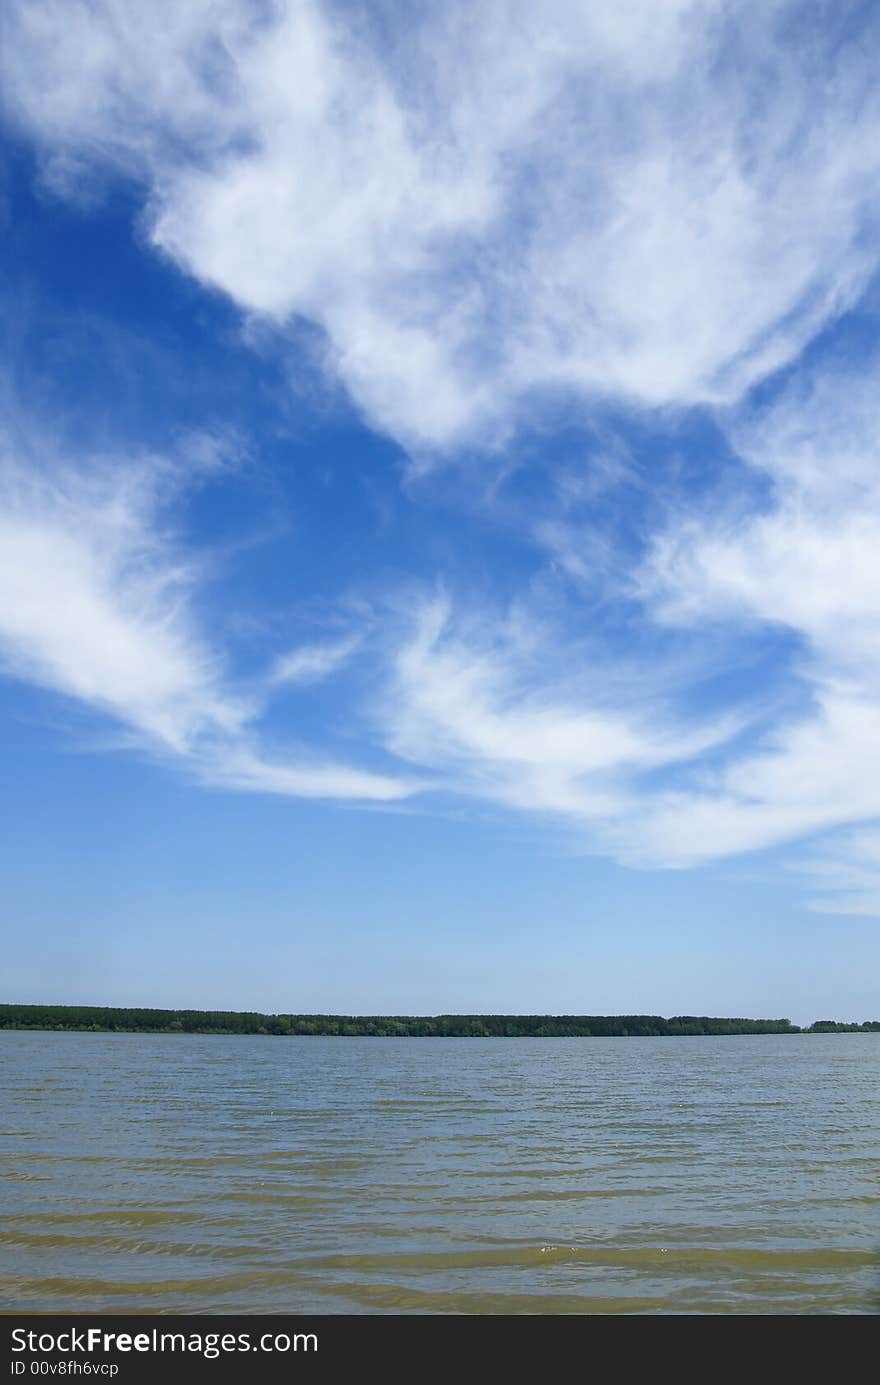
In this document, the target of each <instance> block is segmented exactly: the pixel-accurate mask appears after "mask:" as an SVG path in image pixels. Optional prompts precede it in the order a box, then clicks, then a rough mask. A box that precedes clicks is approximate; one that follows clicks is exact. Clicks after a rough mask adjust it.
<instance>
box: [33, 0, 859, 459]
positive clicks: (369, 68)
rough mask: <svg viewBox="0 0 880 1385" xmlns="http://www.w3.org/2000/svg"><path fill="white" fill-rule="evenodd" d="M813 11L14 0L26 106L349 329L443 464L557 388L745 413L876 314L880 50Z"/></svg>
mask: <svg viewBox="0 0 880 1385" xmlns="http://www.w3.org/2000/svg"><path fill="white" fill-rule="evenodd" d="M814 20H815V16H812V15H811V11H810V7H809V6H808V5H805V6H797V5H793V4H790V3H780V2H779V0H777V3H767V0H760V3H757V0H755V2H754V3H751V4H746V5H738V6H732V5H727V4H724V3H722V0H675V2H674V3H666V4H663V5H657V4H656V3H654V2H653V0H631V3H628V4H625V5H624V4H620V3H618V0H607V3H602V4H594V5H589V6H584V5H579V4H574V3H565V2H564V0H551V2H550V3H548V4H545V5H542V6H540V7H536V6H534V5H530V4H526V3H525V2H524V0H487V2H486V3H484V4H481V5H480V6H479V7H476V8H475V7H474V6H472V5H469V4H466V3H463V0H462V3H451V4H446V5H443V6H439V7H433V8H428V9H422V10H420V11H418V13H412V14H408V15H407V19H406V28H405V34H404V32H403V31H402V30H400V29H399V27H398V26H395V25H394V24H391V25H388V24H386V23H384V16H383V14H382V10H381V7H377V8H375V9H369V8H368V9H366V10H361V9H360V8H358V9H353V8H352V7H350V6H346V5H340V4H335V3H329V0H328V2H327V3H324V4H319V3H317V2H316V0H289V3H284V4H274V5H269V6H260V5H254V4H250V3H246V0H220V3H217V0H211V3H208V0H191V3H189V4H187V5H183V6H181V5H178V4H175V3H171V0H167V3H159V2H158V0H157V3H154V4H152V5H149V6H145V7H140V9H133V8H132V6H131V5H130V4H128V3H125V0H102V3H97V4H91V3H90V4H85V3H84V2H83V0H63V3H62V2H61V0H13V3H12V5H11V13H10V15H9V17H8V18H7V21H6V25H7V28H6V52H7V58H6V62H7V88H8V90H7V104H8V106H9V107H10V109H11V110H12V111H13V113H14V116H15V118H16V119H18V120H19V121H20V122H21V123H22V124H23V125H24V127H25V128H26V129H27V130H28V131H29V132H30V133H31V134H32V135H34V136H35V137H36V138H37V139H38V140H39V141H40V142H41V144H42V146H43V148H44V150H45V151H46V157H47V158H48V159H49V160H50V161H51V160H52V159H55V160H56V161H58V160H61V161H66V163H67V164H69V162H70V160H71V159H75V160H79V161H80V162H85V163H86V164H89V165H94V164H95V163H96V162H97V163H100V162H101V161H105V162H106V161H110V162H112V163H114V164H115V165H117V166H120V167H122V168H123V169H124V170H125V171H127V172H129V173H131V174H133V175H134V176H136V177H140V178H142V179H143V180H144V181H145V182H146V183H147V185H148V187H149V190H150V196H151V212H150V234H151V236H152V239H153V241H154V243H155V245H156V246H157V247H158V248H159V249H160V250H162V251H165V252H167V253H168V254H170V255H172V256H173V257H174V258H175V259H176V260H177V261H178V262H179V263H180V264H181V265H182V266H184V267H185V268H186V269H187V270H188V271H190V272H191V273H192V274H193V275H195V276H196V277H197V278H199V279H200V280H202V281H203V282H205V283H209V284H212V285H216V286H217V287H219V288H220V289H222V290H223V291H224V292H226V293H228V294H229V295H230V296H231V298H232V299H234V300H235V302H237V303H238V304H239V305H240V306H241V307H242V308H243V309H244V310H246V311H249V312H254V313H258V314H263V315H267V316H268V317H270V318H272V319H274V320H276V321H280V322H282V323H283V322H285V321H288V320H290V319H291V318H293V317H294V316H301V317H305V318H308V319H310V320H311V321H313V322H315V323H317V324H319V325H320V326H321V327H322V328H323V329H324V330H325V331H326V333H327V337H328V343H329V344H328V362H330V363H332V365H333V367H334V368H335V369H336V370H337V371H338V373H339V375H340V376H341V378H342V380H343V381H344V382H345V384H346V385H347V387H348V389H349V390H350V391H351V393H352V395H353V397H354V398H355V400H356V401H357V402H358V404H359V405H360V406H361V407H362V408H363V409H364V411H365V412H366V414H367V415H368V417H369V418H370V419H371V420H372V422H373V423H374V424H376V425H377V426H378V427H380V428H382V429H384V430H386V431H388V432H390V433H391V434H393V435H394V436H395V437H397V438H398V439H400V440H401V441H402V442H403V443H404V444H405V445H407V446H409V447H410V448H413V449H416V450H418V449H420V448H425V447H427V448H429V449H430V448H436V447H441V448H442V447H446V446H449V445H453V444H455V443H456V442H462V441H466V440H473V439H475V438H476V439H479V440H482V441H483V442H485V441H487V440H489V441H491V440H492V439H493V438H494V439H496V440H497V439H498V438H499V437H501V436H503V435H504V433H505V431H506V430H507V429H508V428H509V427H510V425H511V423H512V421H513V420H514V419H515V418H516V416H517V414H518V412H519V411H520V410H521V409H522V408H523V407H525V406H526V405H527V403H528V400H529V399H530V398H533V397H534V395H535V393H536V392H538V393H540V392H542V391H546V390H550V391H555V392H558V391H560V390H562V391H574V392H575V393H576V394H579V395H586V396H592V395H595V394H597V393H598V394H612V395H615V396H622V397H624V398H626V399H630V400H633V401H636V402H640V403H644V404H648V405H663V404H668V403H673V404H688V403H692V402H694V401H706V400H708V401H713V400H714V401H720V400H732V399H735V398H737V397H738V396H739V395H740V394H741V393H742V391H743V390H744V389H746V388H747V387H748V385H749V384H750V383H752V382H753V381H755V380H757V379H760V378H761V377H762V376H764V375H766V374H767V373H768V372H769V371H771V370H773V369H775V368H776V367H777V366H778V365H780V364H782V363H784V362H786V361H788V360H790V359H792V358H793V357H794V356H795V355H796V354H797V353H798V351H799V350H800V349H801V347H802V346H803V344H804V342H805V341H807V340H808V339H809V338H810V336H811V335H812V334H814V333H815V332H816V330H817V329H818V328H819V327H820V326H821V325H822V324H823V323H824V322H826V321H827V320H828V319H829V317H832V316H834V315H835V314H836V313H838V312H840V311H841V310H842V308H844V307H845V306H846V305H847V304H849V303H851V302H852V301H853V299H854V298H855V297H856V296H857V295H858V294H859V292H860V291H861V289H862V287H863V285H864V283H865V281H866V278H867V276H868V275H869V274H870V273H871V272H872V271H873V269H874V268H875V267H876V264H877V253H876V249H875V246H876V242H875V240H873V239H872V238H870V237H868V236H865V234H864V232H865V230H866V228H869V227H870V226H871V225H872V224H873V222H874V220H875V219H876V214H877V197H876V193H875V188H876V186H877V174H878V171H880V137H878V136H880V95H878V92H877V87H876V83H875V81H874V73H873V66H872V64H871V61H870V47H871V45H870V44H868V45H865V46H862V45H860V44H859V43H858V42H856V41H853V42H850V43H843V44H838V43H837V41H836V37H835V35H834V34H832V33H830V32H829V33H828V34H827V35H823V32H822V30H821V26H819V25H817V24H815V22H814ZM799 25H800V26H801V30H802V37H801V38H800V39H798V37H797V34H798V26H799ZM59 34H63V38H64V41H63V42H60V41H59V39H58V36H59ZM756 53H760V55H761V57H760V61H759V62H758V61H755V60H754V55H755V54H756ZM744 54H746V55H747V57H746V58H744V56H743V55H744Z"/></svg>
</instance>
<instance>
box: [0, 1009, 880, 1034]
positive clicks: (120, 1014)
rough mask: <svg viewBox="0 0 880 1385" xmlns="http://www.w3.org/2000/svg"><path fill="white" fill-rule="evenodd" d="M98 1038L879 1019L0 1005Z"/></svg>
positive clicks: (797, 1028)
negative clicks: (317, 1012)
mask: <svg viewBox="0 0 880 1385" xmlns="http://www.w3.org/2000/svg"><path fill="white" fill-rule="evenodd" d="M2 1029H8V1030H18V1031H21V1030H41V1031H49V1032H52V1031H62V1032H75V1033H93V1034H94V1033H97V1034H120V1033H121V1034H240V1035H246V1034H269V1035H276V1036H279V1037H290V1038H309V1037H324V1038H430V1039H435V1038H440V1039H443V1038H469V1039H495V1038H497V1039H576V1038H593V1039H595V1038H694V1037H699V1036H708V1035H724V1034H853V1033H880V1020H865V1021H862V1022H861V1023H857V1022H852V1023H849V1024H845V1023H842V1022H839V1021H837V1020H816V1021H814V1023H813V1024H811V1025H808V1026H806V1027H804V1026H801V1025H797V1024H792V1023H791V1021H790V1020H787V1019H776V1020H768V1019H742V1018H738V1019H724V1018H720V1017H717V1016H711V1015H673V1016H672V1017H671V1018H670V1019H664V1018H663V1017H662V1016H661V1015H294V1014H277V1015H264V1014H260V1013H258V1012H256V1011H251V1010H242V1011H238V1010H158V1009H150V1008H137V1007H125V1006H123V1007H119V1006H104V1005H0V1030H2Z"/></svg>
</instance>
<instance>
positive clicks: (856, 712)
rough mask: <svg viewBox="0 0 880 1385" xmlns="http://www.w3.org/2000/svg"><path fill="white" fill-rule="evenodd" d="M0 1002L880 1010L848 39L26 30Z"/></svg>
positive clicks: (3, 671)
mask: <svg viewBox="0 0 880 1385" xmlns="http://www.w3.org/2000/svg"><path fill="white" fill-rule="evenodd" d="M4 23H5V33H4V56H3V64H4V80H3V83H2V88H3V97H2V99H3V110H2V122H3V123H2V138H3V161H2V173H0V233H2V239H3V247H4V248H3V255H2V278H0V301H2V307H3V313H2V325H0V342H2V356H0V400H2V406H3V407H2V417H0V735H2V747H3V757H2V762H3V776H2V787H0V863H2V882H3V886H2V893H3V917H4V934H5V937H4V943H3V963H2V992H3V995H2V999H4V1000H7V1001H17V1002H21V1003H26V1002H42V1003H49V1002H56V1003H77V1004H138V1005H156V1006H201V1007H219V1008H229V1009H261V1010H267V1011H288V1012H304V1011H306V1012H307V1011H324V1012H327V1011H329V1012H334V1013H340V1012H344V1013H388V1012H396V1013H422V1014H425V1013H437V1012H440V1011H445V1012H480V1011H483V1012H508V1013H509V1012H532V1013H534V1012H540V1013H547V1012H552V1013H561V1012H562V1013H572V1012H574V1013H593V1014H595V1013H620V1012H623V1013H633V1012H650V1013H658V1014H665V1015H669V1014H674V1013H700V1014H705V1013H709V1014H727V1015H746V1016H767V1017H781V1016H787V1017H789V1018H791V1019H793V1020H794V1021H795V1022H800V1023H803V1022H807V1023H808V1022H810V1021H811V1020H813V1019H817V1018H834V1019H842V1020H849V1019H857V1020H861V1019H866V1018H873V1017H875V1016H876V1015H877V1014H878V1013H880V995H878V985H877V977H878V975H880V926H878V916H880V470H878V467H877V461H876V458H877V450H878V436H880V392H878V383H880V343H878V334H877V325H878V314H880V87H878V84H877V82H876V61H875V54H876V51H877V44H878V41H880V11H878V9H877V7H876V6H874V5H871V4H862V3H848V2H844V3H834V4H830V3H816V2H815V0H809V3H796V2H795V0H737V3H736V4H733V3H728V2H727V0H665V2H664V3H663V4H660V5H658V4H657V3H655V0H625V3H623V2H622V0H597V3H595V4H591V5H582V4H576V3H568V2H567V0H546V3H544V4H543V5H541V6H535V5H532V4H528V3H525V0H482V3H481V4H480V5H479V6H474V5H471V4H468V3H464V0H448V3H446V4H444V5H442V6H423V7H421V6H412V5H409V4H404V3H401V0H363V2H362V3H361V2H360V0H345V2H343V0H188V3H187V4H186V5H180V4H178V3H176V0H153V3H152V4H150V5H147V6H144V5H135V4H134V3H132V0H9V5H8V11H7V17H6V19H5V21H4Z"/></svg>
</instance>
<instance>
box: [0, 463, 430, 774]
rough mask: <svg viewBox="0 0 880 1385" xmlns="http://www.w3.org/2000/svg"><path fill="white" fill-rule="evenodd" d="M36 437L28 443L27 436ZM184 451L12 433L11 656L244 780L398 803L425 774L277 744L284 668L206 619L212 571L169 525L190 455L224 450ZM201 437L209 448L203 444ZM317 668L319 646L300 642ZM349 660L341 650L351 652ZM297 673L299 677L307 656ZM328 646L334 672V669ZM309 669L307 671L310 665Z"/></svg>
mask: <svg viewBox="0 0 880 1385" xmlns="http://www.w3.org/2000/svg"><path fill="white" fill-rule="evenodd" d="M17 441H18V443H19V447H20V439H18V440H17ZM195 441H196V440H194V439H193V438H192V437H188V438H187V439H185V442H184V448H183V453H182V457H181V458H179V459H169V458H167V457H162V458H157V457H152V458H150V457H147V458H140V459H135V460H132V459H131V458H119V457H114V458H108V457H104V458H100V459H94V458H92V459H88V461H87V462H84V461H82V460H80V461H79V462H77V463H72V462H70V461H64V460H59V459H58V458H51V456H50V455H47V451H46V450H44V444H42V443H41V442H40V441H39V440H34V443H33V446H32V450H31V452H30V455H29V456H27V457H26V458H23V457H22V456H21V454H20V451H19V449H18V447H16V448H13V449H10V445H9V444H7V446H6V449H5V454H4V455H3V457H2V460H0V668H2V671H3V672H4V673H5V674H6V675H7V676H10V677H13V678H16V679H19V680H24V681H27V682H29V683H32V684H37V685H39V686H41V687H44V688H47V689H49V690H51V691H54V692H57V693H60V694H62V695H64V696H66V697H69V698H72V699H75V700H76V702H78V703H79V704H80V705H82V706H84V707H86V708H89V709H90V710H92V711H93V712H95V713H98V714H100V715H103V716H105V717H108V718H110V719H111V720H112V722H114V723H115V724H116V725H117V726H118V727H120V728H122V729H123V730H124V732H125V734H126V737H127V739H128V741H129V742H130V743H131V744H132V745H135V746H139V747H140V748H141V749H144V750H147V751H149V752H152V753H157V754H160V755H162V756H163V757H166V758H168V759H170V760H171V761H172V762H174V763H177V764H178V765H179V766H180V767H181V768H183V769H184V770H185V771H186V772H187V773H190V774H193V775H195V776H196V777H197V778H199V779H201V780H203V781H206V782H211V783H214V784H217V785H224V786H226V787H230V788H238V789H246V790H250V791H262V792H266V793H277V794H286V795H293V796H302V797H310V798H315V797H332V798H359V799H380V800H386V799H393V798H397V797H402V796H406V795H407V794H408V793H410V792H411V791H412V788H413V787H414V786H413V785H410V784H409V783H407V781H406V780H405V778H404V777H402V776H399V777H394V776H393V775H382V774H374V773H369V772H365V771H361V770H358V769H356V768H353V767H348V766H345V765H340V764H336V763H333V762H330V763H328V762H326V760H325V759H323V758H322V756H321V754H320V752H319V751H317V750H310V749H308V748H307V747H301V748H300V749H299V752H298V754H297V755H296V756H295V757H294V756H290V757H287V758H285V757H283V756H282V757H279V756H277V755H276V756H271V755H269V754H268V753H267V752H266V750H265V749H263V748H261V736H260V732H259V727H258V723H259V719H260V717H261V714H262V712H263V709H264V704H265V700H266V698H267V696H268V695H269V692H270V690H271V689H272V688H273V687H274V686H277V684H278V682H279V669H278V666H276V668H275V669H274V670H271V671H270V674H269V675H268V677H266V678H264V679H262V680H258V681H257V683H254V681H253V680H251V682H250V684H249V685H248V686H247V687H245V686H244V685H243V684H242V683H241V680H238V679H236V677H235V676H234V674H233V672H232V671H231V669H230V666H229V662H228V660H226V659H225V658H224V656H223V654H222V652H219V651H218V650H217V648H216V647H215V645H214V643H213V642H212V640H211V639H210V637H209V636H208V634H207V633H206V632H205V631H204V629H202V628H201V624H200V621H199V619H198V617H197V614H196V605H197V603H196V601H195V599H194V598H195V595H196V592H197V590H198V588H199V586H200V584H202V583H203V582H204V572H203V571H200V568H199V565H198V564H197V562H196V561H195V560H194V559H193V558H192V557H187V556H185V555H184V553H183V552H182V550H181V545H180V543H179V541H177V540H176V538H175V536H174V534H173V531H172V530H171V528H170V525H169V523H168V521H167V504H168V500H169V492H171V493H172V494H173V493H174V492H176V491H179V489H180V488H181V485H182V484H183V473H182V472H181V469H180V467H181V465H183V466H185V467H186V468H187V471H191V468H192V465H193V457H194V456H196V457H197V458H202V460H204V457H203V454H204V453H205V452H207V454H209V456H210V459H211V463H212V465H213V460H214V456H215V448H214V446H213V444H212V439H211V438H210V437H206V438H205V439H204V440H203V442H204V446H203V447H195ZM194 448H195V451H194ZM298 657H299V662H300V671H302V670H303V669H304V668H305V667H307V666H308V667H310V668H311V670H312V671H313V672H314V671H315V665H316V662H317V661H318V655H317V652H316V650H315V649H309V650H305V651H300V654H299V656H298ZM342 657H343V654H342V650H341V646H340V645H338V644H337V645H336V646H335V662H336V663H338V662H339V661H340V659H341V658H342ZM286 659H287V668H286V673H285V666H284V665H283V664H282V675H283V676H286V677H288V678H289V677H290V673H291V661H294V662H295V661H296V659H297V655H296V654H288V655H287V656H286ZM333 662H334V660H333V658H331V657H330V654H329V648H328V650H325V651H324V672H329V671H330V669H331V668H332V666H333ZM294 671H295V670H294Z"/></svg>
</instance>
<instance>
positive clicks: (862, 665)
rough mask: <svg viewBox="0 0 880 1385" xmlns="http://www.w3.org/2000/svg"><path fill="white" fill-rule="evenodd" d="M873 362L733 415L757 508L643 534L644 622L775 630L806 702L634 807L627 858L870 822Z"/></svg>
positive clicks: (803, 381) (874, 783)
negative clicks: (755, 481) (688, 782)
mask: <svg viewBox="0 0 880 1385" xmlns="http://www.w3.org/2000/svg"><path fill="white" fill-rule="evenodd" d="M876 364H877V363H876V361H874V360H872V359H871V357H870V356H867V355H866V356H864V357H863V359H862V361H861V362H860V365H861V367H862V371H861V373H860V374H859V375H857V376H855V377H853V376H852V375H851V374H850V373H848V372H842V371H841V370H840V369H839V368H835V369H832V370H829V371H826V372H824V373H823V372H821V367H816V368H815V370H814V371H812V372H811V373H810V374H808V375H807V374H802V375H801V376H800V377H799V378H798V379H797V380H796V381H794V382H792V383H791V384H789V385H788V386H787V387H786V388H785V389H784V390H782V392H781V393H779V395H778V397H777V399H776V400H775V401H774V402H773V403H772V404H771V405H769V406H768V407H766V408H765V409H764V410H763V411H761V412H760V413H759V414H751V415H749V416H748V417H747V418H743V419H742V420H740V421H739V422H737V423H735V425H734V427H733V436H734V438H735V439H736V440H737V441H738V443H739V446H740V449H741V452H742V454H743V456H744V457H745V458H746V459H747V460H748V462H749V463H750V464H751V465H752V466H753V467H755V468H757V469H759V470H760V471H762V472H763V473H765V475H766V476H767V478H768V479H769V481H770V487H771V489H770V493H769V495H768V496H767V498H766V501H765V502H764V504H763V505H762V507H761V508H759V509H758V510H756V511H752V512H748V513H742V509H741V507H740V510H739V511H738V512H737V513H736V514H729V513H727V514H726V513H724V511H722V512H721V514H720V515H718V514H712V513H707V514H703V515H689V516H685V517H683V518H680V519H678V520H676V521H674V522H673V523H672V524H671V526H670V527H669V528H668V529H667V531H666V532H665V533H663V534H662V535H660V536H658V537H657V539H656V541H655V543H654V546H653V550H652V552H651V553H650V555H649V558H648V561H647V563H646V564H645V567H644V569H643V571H642V573H641V574H640V577H639V579H638V581H639V587H640V591H641V594H642V596H643V597H644V599H645V600H646V601H647V602H648V604H649V606H650V607H651V609H652V610H653V612H654V615H655V616H656V618H658V619H659V620H660V621H662V622H665V623H666V624H668V625H671V626H684V627H693V628H698V627H699V626H700V625H706V624H707V623H708V624H712V623H717V622H724V623H726V624H728V625H730V623H731V622H733V623H734V624H737V625H739V626H740V628H741V629H742V630H743V631H746V632H747V631H748V630H749V629H752V630H755V629H759V628H761V627H764V628H766V627H777V628H778V629H779V630H780V631H786V632H788V634H789V636H790V637H791V639H792V644H793V648H794V650H795V653H794V654H792V655H790V656H789V659H790V662H791V667H790V677H791V679H792V680H793V681H794V682H795V683H796V684H799V685H800V686H801V688H802V691H803V696H802V699H801V701H802V702H807V703H809V704H810V706H808V707H807V709H806V710H804V709H803V708H802V709H801V711H800V712H799V713H798V714H797V715H795V714H792V713H791V712H789V713H788V715H787V716H786V717H785V718H783V719H782V720H780V721H779V722H778V724H777V726H776V728H775V730H774V731H773V733H772V735H770V736H768V738H767V743H766V744H765V745H764V746H763V747H761V748H759V749H758V750H754V749H753V750H751V751H750V752H748V753H746V754H743V755H740V757H739V758H738V759H736V760H734V761H733V762H732V763H730V764H728V765H727V766H726V767H724V768H722V769H719V770H717V771H716V772H715V773H714V775H713V776H712V777H711V779H710V778H709V777H708V776H706V775H704V776H703V779H702V782H701V783H699V784H698V785H696V786H695V788H694V789H693V791H691V792H683V793H679V794H676V795H674V796H667V797H665V798H662V799H661V800H659V801H658V802H657V803H655V804H654V805H648V806H647V809H646V812H645V815H644V816H645V820H644V821H638V823H637V826H636V828H635V829H634V831H633V832H632V833H631V834H630V835H631V840H632V845H630V846H629V848H628V850H629V852H630V854H632V855H639V856H641V857H642V859H649V860H655V861H658V862H660V863H663V864H666V863H669V864H690V863H693V862H694V861H698V860H708V859H712V858H713V857H716V856H719V855H724V854H729V853H732V852H738V851H746V850H751V849H753V848H756V847H762V846H767V845H772V844H776V843H780V842H784V841H787V840H791V839H793V838H796V837H798V836H803V835H804V834H807V833H815V832H817V831H820V830H823V829H831V828H835V827H839V826H841V825H845V824H852V823H857V822H860V821H866V820H869V819H872V818H875V817H878V816H880V605H878V601H877V592H878V590H880V479H878V476H880V474H878V471H877V456H878V442H880V406H878V403H877V394H876V379H877V371H876ZM817 372H818V373H817ZM779 657H780V660H782V659H784V658H785V656H784V655H780V656H779ZM636 843H637V844H636Z"/></svg>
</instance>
